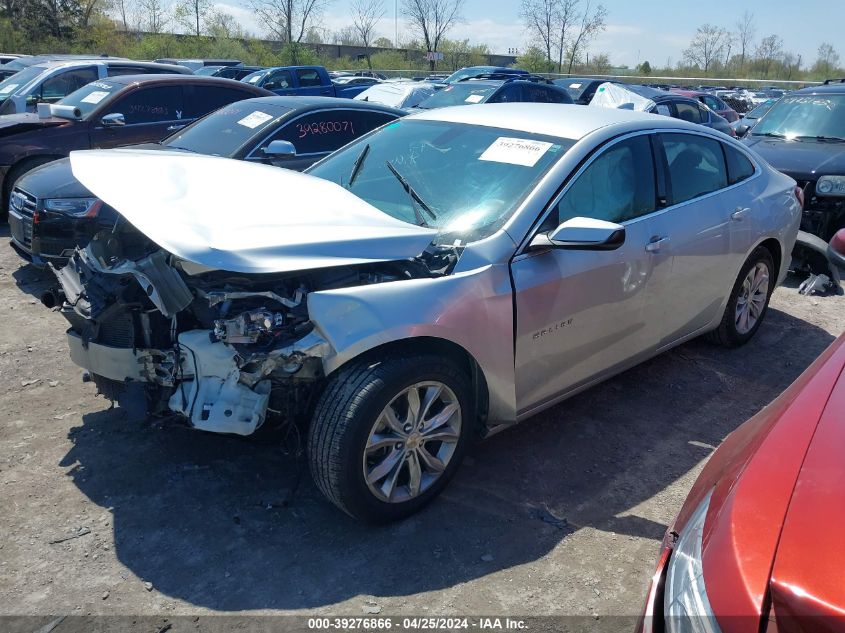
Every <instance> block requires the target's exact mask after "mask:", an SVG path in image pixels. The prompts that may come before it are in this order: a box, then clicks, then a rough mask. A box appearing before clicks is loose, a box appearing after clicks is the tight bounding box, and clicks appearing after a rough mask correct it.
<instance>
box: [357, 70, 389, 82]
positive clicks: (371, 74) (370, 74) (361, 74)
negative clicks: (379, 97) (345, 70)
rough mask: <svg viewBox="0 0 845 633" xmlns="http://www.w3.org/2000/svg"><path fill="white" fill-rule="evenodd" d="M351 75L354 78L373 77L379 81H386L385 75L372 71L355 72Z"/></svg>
mask: <svg viewBox="0 0 845 633" xmlns="http://www.w3.org/2000/svg"><path fill="white" fill-rule="evenodd" d="M352 75H354V76H355V77H373V78H375V79H380V80H381V81H384V80H385V79H387V75H384V74H382V73H377V72H375V71H374V70H356V71H355V72H353V73H352Z"/></svg>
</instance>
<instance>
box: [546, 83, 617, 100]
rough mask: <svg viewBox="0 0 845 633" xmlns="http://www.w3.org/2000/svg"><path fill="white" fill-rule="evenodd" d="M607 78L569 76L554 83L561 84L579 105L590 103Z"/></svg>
mask: <svg viewBox="0 0 845 633" xmlns="http://www.w3.org/2000/svg"><path fill="white" fill-rule="evenodd" d="M605 81H607V80H606V79H590V78H587V77H583V78H582V77H567V78H565V79H555V80H554V84H555V85H556V86H560V87H561V88H563V89H564V90H566V91H567V92H568V93H569V96H570V97H572V101H573V102H574V103H577V104H578V105H589V103H590V101H592V99H593V96H594V95H595V94H596V90H598V87H599V86H600V85H602V84H603V83H605Z"/></svg>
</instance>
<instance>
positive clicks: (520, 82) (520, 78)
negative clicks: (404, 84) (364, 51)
mask: <svg viewBox="0 0 845 633" xmlns="http://www.w3.org/2000/svg"><path fill="white" fill-rule="evenodd" d="M518 102H531V103H572V97H570V96H569V93H568V92H567V91H566V90H564V89H563V88H561V87H559V86H556V85H554V84H553V83H552V82H550V81H548V80H546V79H544V78H543V77H536V76H534V75H513V76H509V77H507V78H505V79H502V78H501V76H500V75H492V76H491V78H489V79H486V78H485V79H473V78H466V79H461V80H460V81H458V82H457V83H452V84H449V85H448V86H446V87H445V88H443V89H442V90H438V91H437V92H435V93H434V94H433V95H431V96H430V97H429V98H428V99H426V100H425V101H422V102H420V103H419V104H417V105H416V106H415V108H417V109H419V110H433V109H436V108H446V107H450V106H459V105H476V104H479V103H518Z"/></svg>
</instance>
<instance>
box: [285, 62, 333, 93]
mask: <svg viewBox="0 0 845 633" xmlns="http://www.w3.org/2000/svg"><path fill="white" fill-rule="evenodd" d="M293 72H294V74H295V75H296V94H298V95H318V96H323V97H331V96H334V86H333V85H326V84H324V83H323V77H322V75H321V74H320V72H319V71H318V70H317V69H316V68H297V69H295V70H294V71H293Z"/></svg>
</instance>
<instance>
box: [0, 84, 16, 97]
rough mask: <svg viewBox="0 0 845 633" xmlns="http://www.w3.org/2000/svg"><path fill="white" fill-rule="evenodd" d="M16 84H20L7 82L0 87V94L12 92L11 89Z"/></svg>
mask: <svg viewBox="0 0 845 633" xmlns="http://www.w3.org/2000/svg"><path fill="white" fill-rule="evenodd" d="M18 86H20V84H9V85H8V86H3V87H2V88H0V95H6V94H9V93H10V92H12V90H14V89H15V88H17V87H18Z"/></svg>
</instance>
